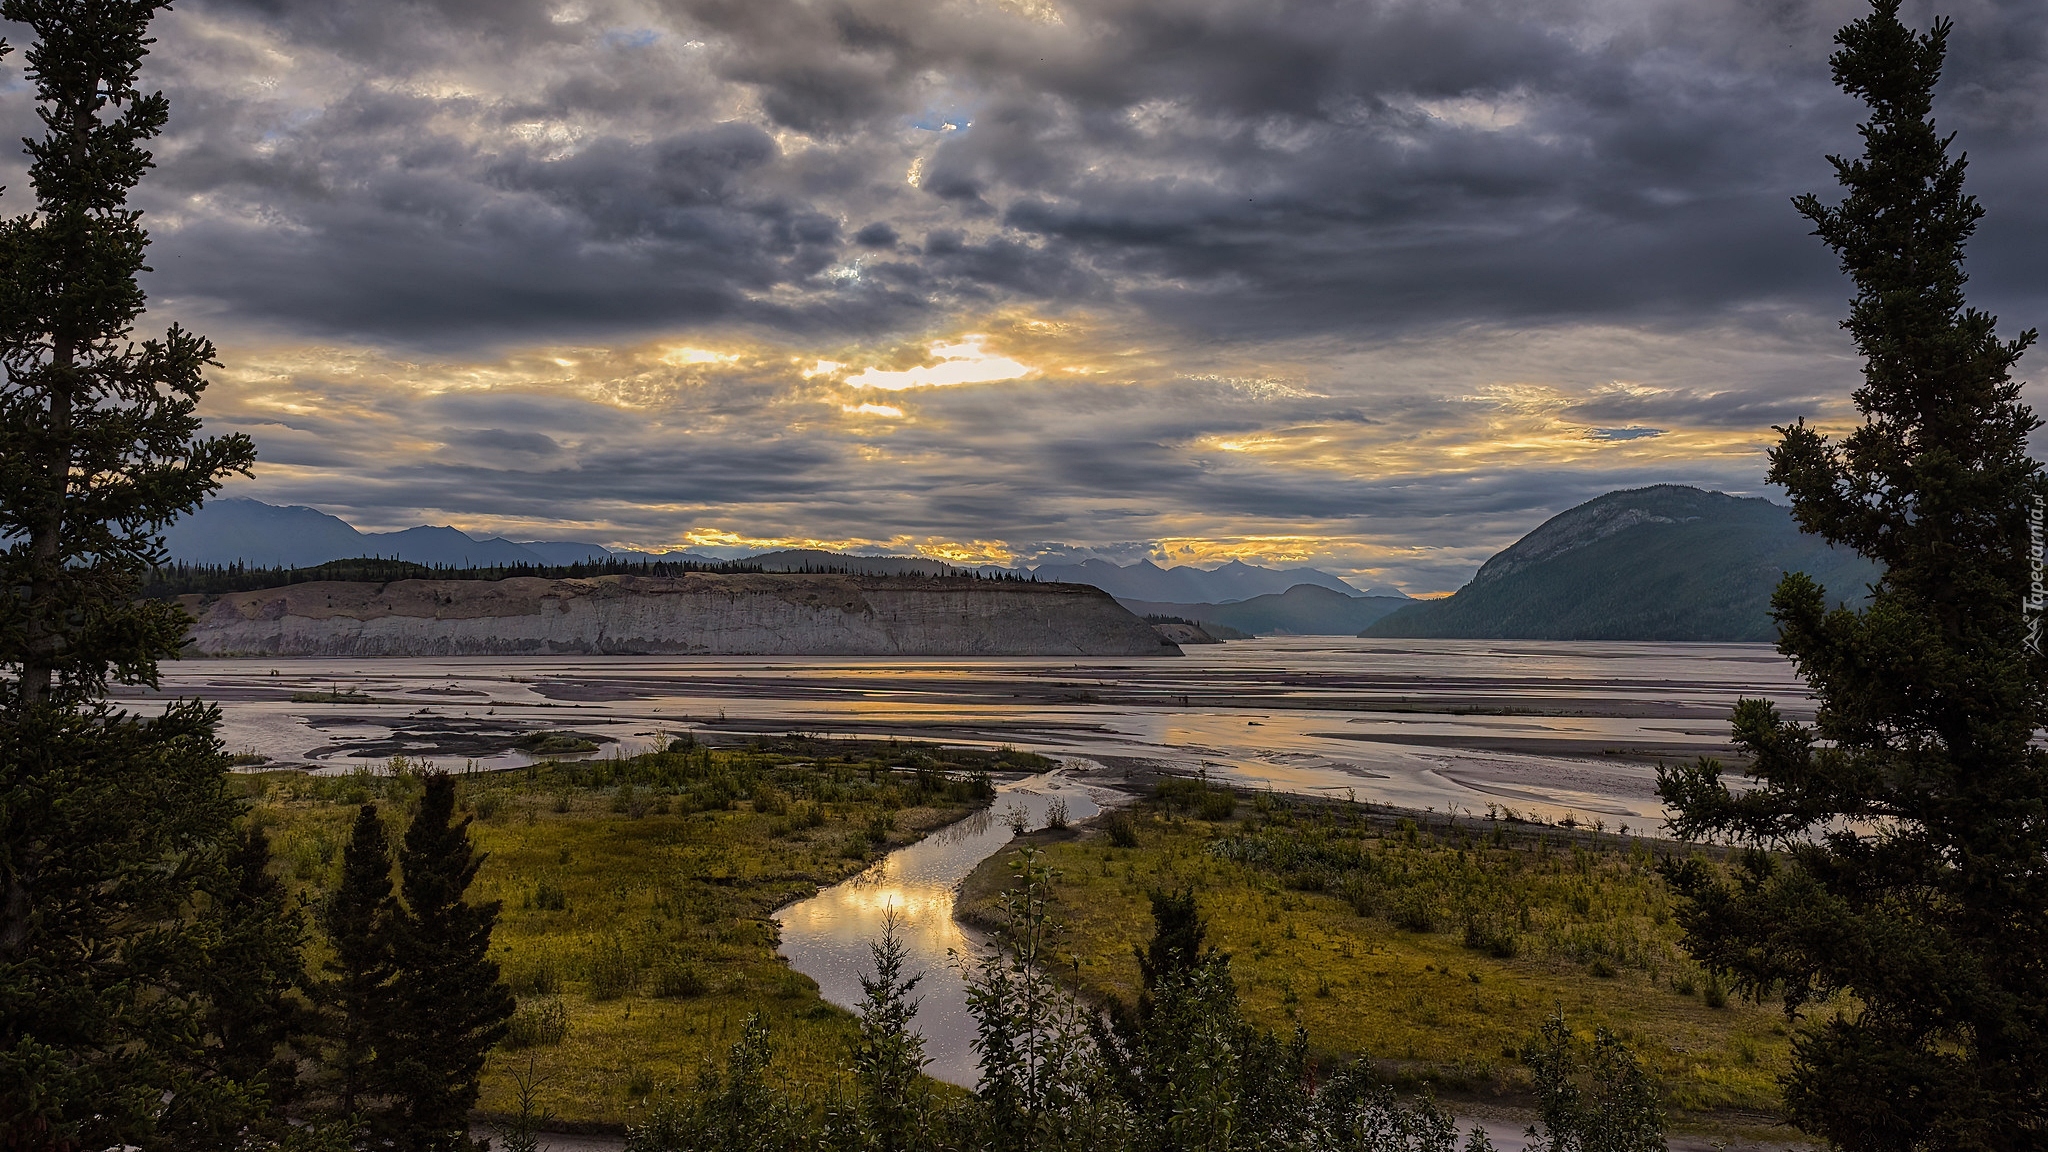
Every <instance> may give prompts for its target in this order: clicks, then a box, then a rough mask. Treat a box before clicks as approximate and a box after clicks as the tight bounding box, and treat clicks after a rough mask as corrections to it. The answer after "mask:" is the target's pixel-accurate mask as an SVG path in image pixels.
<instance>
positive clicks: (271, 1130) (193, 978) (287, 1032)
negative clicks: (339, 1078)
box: [159, 824, 309, 1149]
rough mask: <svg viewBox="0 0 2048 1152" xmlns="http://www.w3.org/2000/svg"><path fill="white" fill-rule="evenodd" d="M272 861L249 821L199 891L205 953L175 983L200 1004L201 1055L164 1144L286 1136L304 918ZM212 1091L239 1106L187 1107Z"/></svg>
mask: <svg viewBox="0 0 2048 1152" xmlns="http://www.w3.org/2000/svg"><path fill="white" fill-rule="evenodd" d="M270 865H271V855H270V837H269V835H268V834H267V833H266V832H264V830H263V829H262V828H261V827H260V826H256V825H253V824H252V825H250V826H248V827H246V828H245V829H243V831H242V833H241V835H239V836H236V837H234V838H233V839H232V841H231V842H230V846H229V850H228V852H227V853H226V856H225V859H223V860H222V861H221V862H220V865H219V866H218V867H215V868H213V869H210V870H209V875H208V877H207V879H206V882H205V883H204V884H203V885H202V888H203V890H204V892H205V895H206V900H205V903H204V908H203V911H202V913H201V916H200V921H199V927H200V929H201V931H200V932H199V933H196V934H195V941H194V942H195V943H196V944H197V945H198V946H199V950H200V953H201V954H198V955H194V956H192V957H190V958H189V959H188V960H187V962H186V963H185V964H183V965H182V966H181V967H182V968H183V970H184V971H183V974H182V975H181V978H180V984H181V985H183V987H184V991H186V992H187V993H188V994H189V995H191V996H192V997H193V998H194V1000H195V1001H196V1003H197V1005H198V1011H197V1013H196V1015H195V1020H194V1022H195V1024H196V1025H197V1037H196V1039H197V1041H198V1044H197V1050H196V1051H195V1052H193V1053H192V1055H191V1056H190V1057H189V1058H188V1060H187V1065H188V1070H189V1073H190V1078H191V1081H192V1084H193V1087H194V1089H195V1091H194V1093H193V1100H192V1101H191V1102H190V1103H189V1104H180V1105H179V1106H174V1107H172V1108H170V1109H167V1110H166V1112H165V1114H164V1116H163V1117H162V1119H161V1122H160V1125H159V1127H160V1129H161V1130H162V1131H163V1133H164V1136H165V1138H166V1139H165V1140H164V1146H165V1147H169V1148H194V1149H206V1148H218V1147H220V1146H222V1145H223V1144H224V1143H234V1142H236V1136H237V1134H238V1133H240V1132H242V1131H244V1130H245V1129H253V1130H255V1131H257V1132H261V1133H262V1134H264V1135H267V1136H270V1137H277V1136H280V1135H283V1134H284V1133H285V1132H286V1131H287V1130H288V1129H287V1128H286V1126H285V1124H284V1121H283V1115H282V1111H283V1109H284V1107H285V1106H286V1105H288V1104H290V1103H292V1101H293V1100H294V1099H296V1097H297V1095H298V1087H299V1076H298V1059H297V1054H296V1052H294V1051H293V1049H292V1045H293V1044H294V1043H295V1042H296V1041H297V1040H298V1039H299V1038H300V1035H301V1034H302V1033H303V1031H304V1030H305V1028H306V1026H307V1024H308V1023H309V1021H308V1020H307V1019H306V1010H305V1004H304V1002H303V1000H301V999H300V995H299V993H300V989H301V988H303V986H304V985H305V978H306V969H305V961H304V959H303V958H302V957H301V955H300V949H301V948H303V947H304V945H305V942H306V922H305V916H304V914H303V912H302V911H301V909H300V907H299V905H298V904H297V902H296V901H294V900H293V899H292V898H291V897H290V895H289V894H288V893H287V892H286V891H285V886H284V883H283V881H281V880H279V879H278V878H277V877H276V876H274V875H272V874H271V871H270ZM214 1092H229V1093H234V1094H235V1095H237V1096H239V1097H240V1098H241V1101H242V1106H241V1107H239V1108H236V1109H222V1108H217V1107H211V1106H196V1107H195V1106H192V1105H194V1104H200V1103H201V1102H202V1101H204V1100H205V1098H206V1096H207V1095H208V1094H210V1093H214ZM174 1103H177V1102H174Z"/></svg>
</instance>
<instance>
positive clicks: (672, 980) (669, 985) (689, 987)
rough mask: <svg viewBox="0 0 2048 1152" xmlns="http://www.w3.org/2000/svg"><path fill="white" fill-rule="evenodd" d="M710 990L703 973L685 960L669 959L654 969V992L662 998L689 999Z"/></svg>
mask: <svg viewBox="0 0 2048 1152" xmlns="http://www.w3.org/2000/svg"><path fill="white" fill-rule="evenodd" d="M710 990H711V984H710V982H709V981H707V980H705V979H704V973H703V972H701V971H699V970H698V968H697V966H696V965H695V964H691V963H689V962H688V961H685V960H669V961H667V962H665V963H663V964H662V965H661V966H660V967H658V968H656V969H655V970H654V994H655V995H656V996H659V997H661V998H662V999H664V1000H690V999H694V998H696V997H698V996H702V995H704V994H705V993H706V992H709V991H710Z"/></svg>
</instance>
